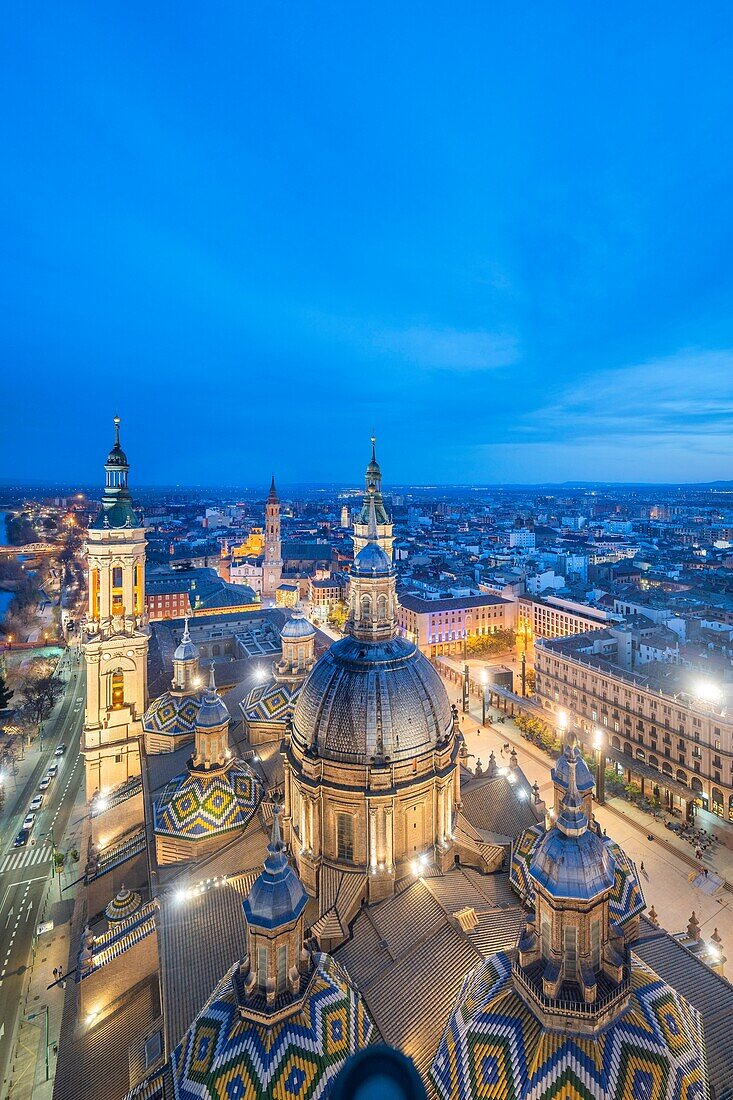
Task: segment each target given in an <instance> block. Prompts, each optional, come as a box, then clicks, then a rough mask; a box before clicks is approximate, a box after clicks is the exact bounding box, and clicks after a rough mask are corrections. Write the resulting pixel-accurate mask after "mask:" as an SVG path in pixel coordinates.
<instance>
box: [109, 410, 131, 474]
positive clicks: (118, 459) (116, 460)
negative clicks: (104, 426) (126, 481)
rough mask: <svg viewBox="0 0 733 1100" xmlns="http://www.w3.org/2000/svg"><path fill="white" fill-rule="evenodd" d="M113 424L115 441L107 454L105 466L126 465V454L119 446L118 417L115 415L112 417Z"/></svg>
mask: <svg viewBox="0 0 733 1100" xmlns="http://www.w3.org/2000/svg"><path fill="white" fill-rule="evenodd" d="M114 426H115V442H114V446H113V447H112V450H111V451H110V452H109V454H108V455H107V461H106V462H105V466H128V465H129V463H128V461H127V455H126V454H125V452H124V451H123V450H122V447H121V446H120V418H119V416H116V417H115V418H114Z"/></svg>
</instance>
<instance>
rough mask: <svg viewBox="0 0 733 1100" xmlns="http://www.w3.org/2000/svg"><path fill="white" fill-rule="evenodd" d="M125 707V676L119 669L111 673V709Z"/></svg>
mask: <svg viewBox="0 0 733 1100" xmlns="http://www.w3.org/2000/svg"><path fill="white" fill-rule="evenodd" d="M124 705H125V674H124V672H121V671H120V670H119V669H118V670H117V672H113V673H112V709H113V710H119V709H120V707H123V706H124Z"/></svg>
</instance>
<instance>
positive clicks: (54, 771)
mask: <svg viewBox="0 0 733 1100" xmlns="http://www.w3.org/2000/svg"><path fill="white" fill-rule="evenodd" d="M58 771H59V766H58V764H51V765H50V766H49V769H48V771H47V772H46V775H47V776H49V777H50V778H51V779H55V777H56V776H57V775H58Z"/></svg>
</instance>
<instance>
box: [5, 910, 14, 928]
mask: <svg viewBox="0 0 733 1100" xmlns="http://www.w3.org/2000/svg"><path fill="white" fill-rule="evenodd" d="M12 915H13V907H12V905H11V906H10V911H9V912H8V919H7V920H6V921H5V927H6V928H7V927H8V925H9V924H10V918H11V917H12Z"/></svg>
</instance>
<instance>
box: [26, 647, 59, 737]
mask: <svg viewBox="0 0 733 1100" xmlns="http://www.w3.org/2000/svg"><path fill="white" fill-rule="evenodd" d="M21 690H22V693H23V705H22V707H21V714H22V717H23V718H24V719H25V721H26V722H28V723H29V724H33V725H35V726H37V727H38V729H39V730H40V728H41V723H43V722H45V721H46V719H47V718H48V717H49V715H50V714H51V711H52V710H53V708H54V706H55V705H56V703H57V702H58V701H59V699H60V698H61V696H62V695H63V693H64V685H63V684H62V682H61V681H60V680H59V679H57V678H56V677H55V676H54V674H53V670H52V669H51V667H50V665H49V664H48V662H47V661H43V660H37V661H33V663H32V664H31V667H30V669H29V670H28V676H27V677H26V680H25V682H24V683H23V687H22V689H21Z"/></svg>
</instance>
